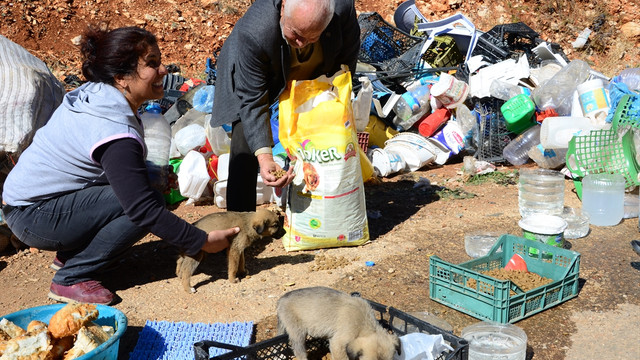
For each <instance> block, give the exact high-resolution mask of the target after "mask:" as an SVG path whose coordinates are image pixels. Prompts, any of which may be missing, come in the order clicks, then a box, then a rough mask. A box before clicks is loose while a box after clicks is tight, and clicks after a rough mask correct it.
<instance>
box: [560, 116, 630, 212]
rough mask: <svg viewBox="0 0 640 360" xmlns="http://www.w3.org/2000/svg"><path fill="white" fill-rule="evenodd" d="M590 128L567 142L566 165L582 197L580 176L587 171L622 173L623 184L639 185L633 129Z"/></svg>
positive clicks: (627, 185) (589, 172) (592, 172)
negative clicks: (619, 131) (587, 131)
mask: <svg viewBox="0 0 640 360" xmlns="http://www.w3.org/2000/svg"><path fill="white" fill-rule="evenodd" d="M620 130H621V131H623V132H624V135H623V136H622V137H621V138H620V137H619V136H618V131H617V130H615V129H613V128H612V129H611V130H592V131H590V132H589V133H588V134H586V135H580V136H574V137H573V138H572V139H571V140H570V141H569V147H568V149H567V157H566V166H567V168H568V169H569V171H571V173H572V174H573V175H574V179H573V184H574V186H575V188H576V193H577V194H578V197H579V198H580V199H582V178H583V177H584V176H585V175H587V174H599V173H611V174H622V175H623V176H624V178H625V180H626V187H632V186H636V185H640V182H639V181H638V163H637V162H636V149H635V146H634V144H633V131H628V130H624V129H620Z"/></svg>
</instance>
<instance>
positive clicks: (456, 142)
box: [431, 121, 465, 156]
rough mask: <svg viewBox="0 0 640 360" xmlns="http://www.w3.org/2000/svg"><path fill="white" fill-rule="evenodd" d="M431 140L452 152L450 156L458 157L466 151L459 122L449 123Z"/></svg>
mask: <svg viewBox="0 0 640 360" xmlns="http://www.w3.org/2000/svg"><path fill="white" fill-rule="evenodd" d="M431 140H436V141H439V142H440V143H442V144H443V145H444V146H446V148H447V149H449V150H451V153H450V156H454V155H458V154H459V153H460V151H462V150H463V149H464V146H465V145H464V135H463V134H462V129H461V128H460V124H459V123H458V122H457V121H449V122H447V123H446V124H445V125H444V126H443V127H442V129H440V131H438V132H437V133H435V134H434V135H433V137H432V138H431Z"/></svg>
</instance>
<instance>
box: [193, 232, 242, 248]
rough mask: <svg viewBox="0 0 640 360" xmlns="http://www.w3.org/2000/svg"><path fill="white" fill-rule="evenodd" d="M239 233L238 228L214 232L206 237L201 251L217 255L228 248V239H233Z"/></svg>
mask: <svg viewBox="0 0 640 360" xmlns="http://www.w3.org/2000/svg"><path fill="white" fill-rule="evenodd" d="M239 232H240V228H239V227H234V228H230V229H226V230H214V231H212V232H210V233H209V235H208V236H207V242H206V243H204V246H202V251H204V252H208V253H217V252H219V251H222V250H224V249H226V248H228V247H229V238H232V237H234V236H235V235H236V234H237V233H239Z"/></svg>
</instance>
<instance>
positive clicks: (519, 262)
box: [504, 254, 529, 272]
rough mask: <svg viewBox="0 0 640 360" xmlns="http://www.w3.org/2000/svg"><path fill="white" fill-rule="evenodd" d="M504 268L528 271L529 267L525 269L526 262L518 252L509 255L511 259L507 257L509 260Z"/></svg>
mask: <svg viewBox="0 0 640 360" xmlns="http://www.w3.org/2000/svg"><path fill="white" fill-rule="evenodd" d="M504 268H505V270H520V271H524V272H529V269H527V263H526V262H525V261H524V259H523V258H522V256H520V255H518V254H513V256H512V257H511V259H509V262H508V263H507V265H506V266H505V267H504Z"/></svg>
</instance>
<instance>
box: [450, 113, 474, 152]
mask: <svg viewBox="0 0 640 360" xmlns="http://www.w3.org/2000/svg"><path fill="white" fill-rule="evenodd" d="M455 111H456V116H455V121H457V122H458V123H459V124H460V130H461V131H462V133H463V134H464V139H463V141H464V147H465V148H466V149H467V151H469V152H473V150H474V149H475V148H476V146H477V144H478V131H479V130H478V119H477V118H476V116H475V115H474V113H473V112H471V110H469V108H468V107H467V106H466V105H465V104H460V105H458V106H457V107H456V110H455Z"/></svg>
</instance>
